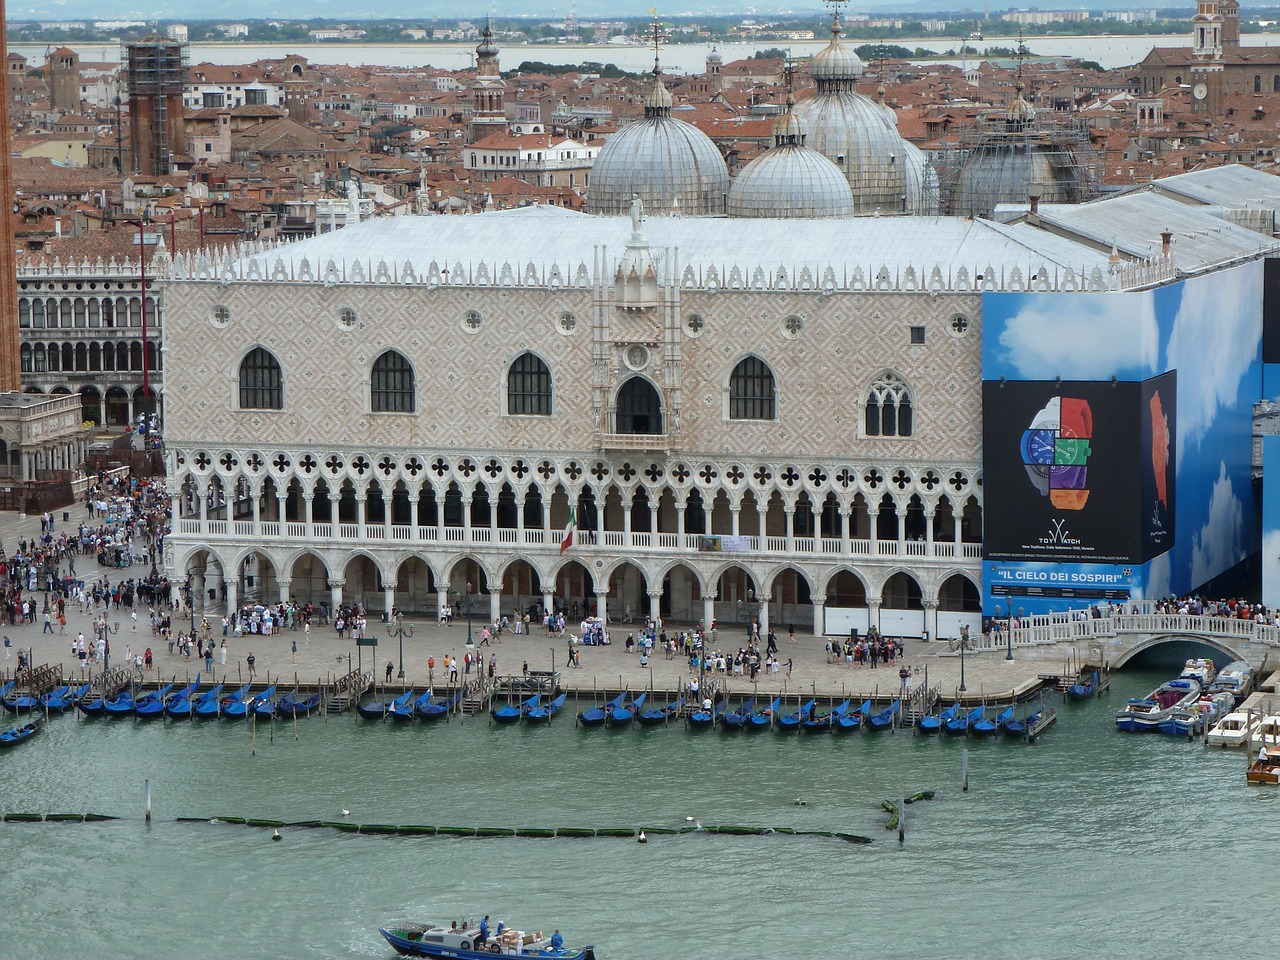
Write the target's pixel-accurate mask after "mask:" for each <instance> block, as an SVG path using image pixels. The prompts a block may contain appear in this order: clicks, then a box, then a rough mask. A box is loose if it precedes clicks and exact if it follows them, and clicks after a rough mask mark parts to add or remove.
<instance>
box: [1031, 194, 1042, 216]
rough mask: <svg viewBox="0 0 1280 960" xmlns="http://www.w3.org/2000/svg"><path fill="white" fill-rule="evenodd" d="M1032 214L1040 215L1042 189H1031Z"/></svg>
mask: <svg viewBox="0 0 1280 960" xmlns="http://www.w3.org/2000/svg"><path fill="white" fill-rule="evenodd" d="M1030 199H1031V216H1033V217H1034V216H1038V215H1039V213H1040V191H1039V190H1032V191H1031V197H1030Z"/></svg>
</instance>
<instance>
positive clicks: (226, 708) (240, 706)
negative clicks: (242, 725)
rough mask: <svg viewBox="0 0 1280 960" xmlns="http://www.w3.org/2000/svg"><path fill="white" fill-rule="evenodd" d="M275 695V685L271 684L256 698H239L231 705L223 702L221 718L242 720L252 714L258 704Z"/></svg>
mask: <svg viewBox="0 0 1280 960" xmlns="http://www.w3.org/2000/svg"><path fill="white" fill-rule="evenodd" d="M275 694H276V685H275V684H274V683H273V684H272V685H271V686H269V687H267V689H266V690H264V691H263V692H262V693H260V694H258V695H257V696H256V697H248V696H247V695H246V696H241V697H239V698H238V699H236V700H234V701H233V702H231V703H227V702H226V701H225V700H224V701H223V704H222V717H223V719H225V720H243V719H245V718H246V717H248V716H250V715H251V714H253V711H254V710H255V709H256V708H257V706H258V704H259V703H260V702H262V701H263V700H270V699H271V698H272V697H274V696H275Z"/></svg>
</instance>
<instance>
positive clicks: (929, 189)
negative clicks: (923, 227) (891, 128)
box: [902, 139, 942, 217]
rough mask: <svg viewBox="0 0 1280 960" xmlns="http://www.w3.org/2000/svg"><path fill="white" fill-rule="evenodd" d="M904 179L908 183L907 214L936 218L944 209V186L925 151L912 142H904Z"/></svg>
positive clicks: (905, 140) (904, 140)
mask: <svg viewBox="0 0 1280 960" xmlns="http://www.w3.org/2000/svg"><path fill="white" fill-rule="evenodd" d="M902 149H903V154H902V161H903V168H904V179H905V180H906V183H907V211H906V212H907V213H910V214H912V215H914V216H918V217H936V216H937V215H938V213H939V211H940V210H941V207H942V185H941V183H940V182H939V180H938V171H937V170H935V169H934V168H933V164H931V163H930V162H929V159H928V158H927V157H926V156H925V155H924V151H923V150H921V149H920V148H919V147H917V146H916V145H915V144H914V143H912V142H911V141H910V140H907V139H903V141H902Z"/></svg>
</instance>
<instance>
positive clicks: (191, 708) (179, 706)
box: [164, 683, 223, 720]
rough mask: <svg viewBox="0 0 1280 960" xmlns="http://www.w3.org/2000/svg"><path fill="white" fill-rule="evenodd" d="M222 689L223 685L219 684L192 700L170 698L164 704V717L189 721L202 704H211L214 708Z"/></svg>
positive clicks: (189, 698) (188, 698)
mask: <svg viewBox="0 0 1280 960" xmlns="http://www.w3.org/2000/svg"><path fill="white" fill-rule="evenodd" d="M222 688H223V684H221V683H219V684H217V685H216V686H214V687H212V688H210V689H208V690H206V691H205V692H204V693H202V694H200V695H199V696H198V697H195V698H194V699H192V698H191V697H187V698H186V699H185V700H178V699H174V698H173V697H170V698H169V702H168V703H167V704H165V708H164V712H165V716H167V717H169V718H170V719H172V720H190V719H191V718H192V717H194V716H195V713H196V709H197V708H198V707H200V706H201V705H202V704H212V705H213V706H214V707H215V708H216V707H217V704H218V698H219V697H221V696H222Z"/></svg>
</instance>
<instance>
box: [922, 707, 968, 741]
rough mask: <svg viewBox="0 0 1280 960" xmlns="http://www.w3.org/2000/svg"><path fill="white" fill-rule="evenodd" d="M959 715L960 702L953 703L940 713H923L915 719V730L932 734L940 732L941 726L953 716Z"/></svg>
mask: <svg viewBox="0 0 1280 960" xmlns="http://www.w3.org/2000/svg"><path fill="white" fill-rule="evenodd" d="M959 715H960V704H958V703H953V704H952V705H951V706H949V707H947V709H945V710H943V711H942V712H941V713H936V714H934V713H929V714H925V715H924V716H923V717H921V718H920V719H919V720H917V721H916V730H918V731H919V732H920V733H924V734H932V733H939V732H941V730H942V728H943V727H944V726H946V725H947V722H948V721H950V720H951V719H952V718H953V717H957V716H959Z"/></svg>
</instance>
